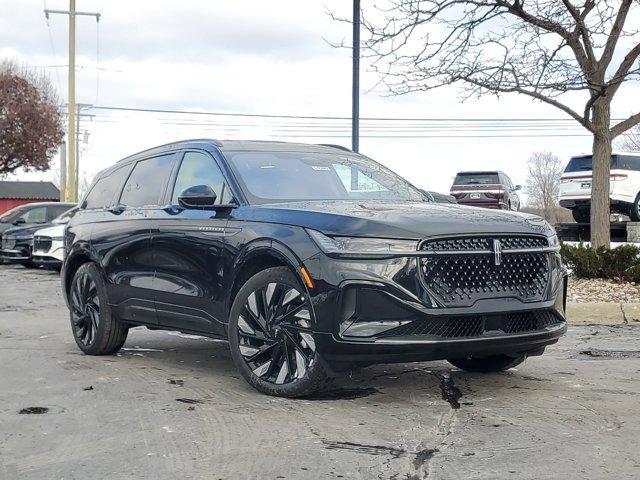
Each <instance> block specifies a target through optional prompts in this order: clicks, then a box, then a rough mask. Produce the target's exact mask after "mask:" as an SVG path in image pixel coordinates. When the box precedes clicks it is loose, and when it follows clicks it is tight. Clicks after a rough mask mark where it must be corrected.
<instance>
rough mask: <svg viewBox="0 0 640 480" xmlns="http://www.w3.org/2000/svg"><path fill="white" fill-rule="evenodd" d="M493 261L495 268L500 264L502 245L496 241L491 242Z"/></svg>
mask: <svg viewBox="0 0 640 480" xmlns="http://www.w3.org/2000/svg"><path fill="white" fill-rule="evenodd" d="M493 261H494V262H495V264H496V266H498V265H500V264H501V263H502V244H501V243H500V240H497V239H494V240H493Z"/></svg>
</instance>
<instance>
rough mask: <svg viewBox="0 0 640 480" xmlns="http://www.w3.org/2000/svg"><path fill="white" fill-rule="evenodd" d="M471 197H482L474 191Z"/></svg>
mask: <svg viewBox="0 0 640 480" xmlns="http://www.w3.org/2000/svg"><path fill="white" fill-rule="evenodd" d="M469 196H470V197H471V198H480V194H479V193H472V194H471V195H469Z"/></svg>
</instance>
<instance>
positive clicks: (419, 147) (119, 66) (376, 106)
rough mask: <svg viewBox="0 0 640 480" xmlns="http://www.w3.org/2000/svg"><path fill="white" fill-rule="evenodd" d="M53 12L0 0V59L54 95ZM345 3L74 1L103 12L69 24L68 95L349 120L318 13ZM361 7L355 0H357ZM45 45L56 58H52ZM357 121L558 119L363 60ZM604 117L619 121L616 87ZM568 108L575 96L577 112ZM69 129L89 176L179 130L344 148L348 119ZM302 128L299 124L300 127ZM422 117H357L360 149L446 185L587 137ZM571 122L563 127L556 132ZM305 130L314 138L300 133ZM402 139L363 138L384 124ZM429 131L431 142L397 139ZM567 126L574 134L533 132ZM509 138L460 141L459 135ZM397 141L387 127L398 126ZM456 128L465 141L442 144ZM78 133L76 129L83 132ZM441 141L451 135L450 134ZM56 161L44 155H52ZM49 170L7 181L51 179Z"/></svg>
mask: <svg viewBox="0 0 640 480" xmlns="http://www.w3.org/2000/svg"><path fill="white" fill-rule="evenodd" d="M44 3H46V6H47V8H50V9H66V8H68V2H67V1H66V0H46V2H43V1H42V0H0V7H1V8H2V11H3V14H2V16H1V17H0V58H13V59H15V60H17V61H18V62H20V63H23V64H25V65H28V66H33V67H36V68H42V69H43V70H44V71H45V72H47V73H48V74H49V75H50V77H51V79H52V82H53V83H54V85H55V86H56V87H57V88H58V89H59V93H60V97H61V100H62V101H63V102H65V101H66V80H67V76H66V64H67V18H66V16H64V17H63V16H60V15H55V16H52V17H51V19H50V20H49V25H47V22H46V20H45V18H44V14H43V12H42V10H43V4H44ZM350 3H351V2H349V1H347V0H319V1H315V0H305V1H300V0H297V1H292V0H273V1H270V2H265V1H264V0H262V1H259V0H245V1H242V2H235V1H233V2H232V1H223V0H188V1H182V2H176V1H175V0H173V1H166V0H154V1H151V0H136V1H131V0H108V1H106V0H77V7H78V10H83V11H99V12H102V18H101V21H100V23H99V26H97V25H96V22H95V20H94V19H93V18H91V17H80V18H78V32H77V54H78V57H77V65H78V66H79V69H78V74H77V83H78V101H79V102H82V103H87V104H94V105H106V106H125V107H142V108H160V109H171V110H196V111H215V112H232V113H259V114H265V113H266V114H284V115H305V116H340V117H348V116H349V115H350V108H351V103H350V102H351V101H350V95H351V56H350V51H349V50H346V49H335V48H333V47H331V46H330V45H329V44H328V43H327V40H328V41H330V42H339V41H341V40H343V39H345V40H347V41H350V35H351V32H350V26H349V25H346V24H339V23H336V22H334V21H332V20H331V19H330V18H329V16H328V15H327V11H328V10H331V11H333V12H336V13H337V14H338V15H344V16H348V15H349V14H350ZM366 4H367V2H366V1H365V2H363V5H366ZM54 52H55V55H54ZM363 70H364V71H363V74H362V91H363V92H367V93H365V94H364V95H363V96H362V100H361V112H362V116H364V117H403V118H465V119H477V118H486V117H490V118H499V117H508V118H513V117H518V118H557V119H565V118H567V117H566V116H565V115H563V114H562V113H560V112H559V111H557V110H555V109H553V108H552V107H548V106H545V105H542V104H537V103H534V102H532V101H531V100H529V99H526V98H522V97H518V96H504V97H502V98H501V99H500V100H497V99H495V98H489V97H487V98H483V99H480V100H478V99H471V100H467V101H466V102H464V103H461V102H460V94H459V92H458V91H457V90H456V89H455V88H449V89H443V90H438V91H434V92H428V93H423V94H412V95H408V96H404V97H389V96H386V95H385V92H384V90H383V89H382V88H381V87H376V84H377V83H378V80H379V79H378V77H377V76H376V75H375V74H373V73H370V72H368V71H367V65H366V62H365V63H364V65H363ZM621 93H622V95H621V97H622V98H623V99H622V101H621V100H620V99H619V100H618V103H617V104H615V105H614V117H615V116H627V115H628V114H630V113H632V112H631V107H634V106H635V107H636V108H637V105H635V103H637V102H632V103H634V105H630V104H629V102H628V101H627V102H626V103H625V100H624V99H625V98H627V99H628V98H630V97H634V98H638V97H637V94H638V90H637V89H635V90H632V89H631V88H628V90H626V91H624V92H622V91H621ZM579 105H580V102H578V103H577V104H576V108H579ZM90 113H92V114H94V115H95V116H94V117H93V118H92V119H90V118H84V119H83V121H82V128H81V131H82V132H84V131H87V134H88V141H87V143H86V144H83V145H82V163H81V175H82V176H86V177H88V178H90V177H92V176H93V175H94V174H95V173H96V172H97V171H99V170H101V169H103V168H105V167H107V166H109V165H111V164H112V163H114V162H115V161H117V160H118V159H119V158H121V157H123V156H125V155H128V154H131V153H133V152H135V151H138V150H141V149H144V148H147V147H151V146H154V145H157V144H160V143H166V142H169V141H173V140H178V139H183V138H198V137H214V138H251V139H272V140H291V141H302V142H308V143H340V144H343V145H347V146H348V145H350V138H349V135H350V132H349V128H348V125H349V122H348V121H331V122H329V121H327V122H318V121H315V122H314V121H303V120H298V121H285V120H277V121H275V120H273V121H268V120H261V119H255V118H254V119H247V118H236V117H206V116H194V115H189V116H184V115H170V114H139V113H128V112H109V111H104V110H98V111H92V112H90ZM301 124H304V125H301ZM503 125H507V128H508V129H509V130H508V131H507V132H504V131H501V130H500V129H499V127H498V126H497V125H496V124H493V123H492V124H482V123H465V124H463V125H461V124H459V123H456V124H451V123H448V124H447V123H434V124H429V129H425V128H424V125H422V126H420V127H419V126H418V125H416V124H415V122H414V123H411V122H408V123H406V124H398V123H390V122H378V123H373V122H365V123H364V124H363V135H364V137H363V138H362V140H361V152H362V153H364V154H366V155H369V156H370V157H372V158H374V159H376V160H378V161H380V162H382V163H384V164H385V165H387V166H388V167H390V168H392V169H393V170H395V171H396V172H398V173H400V174H401V175H403V176H405V177H406V178H408V179H409V180H410V181H411V182H413V183H414V184H415V185H417V186H419V187H422V188H428V189H430V190H438V191H448V189H449V186H450V184H451V180H452V178H453V176H454V175H455V173H456V172H457V171H458V170H463V169H502V170H504V171H506V172H507V173H509V174H510V175H511V176H512V178H513V180H514V182H515V183H525V181H526V159H527V157H528V156H529V155H530V154H531V153H532V152H534V151H536V150H543V149H544V150H550V151H552V152H554V153H555V154H557V155H559V156H560V157H561V158H562V159H568V157H569V156H570V155H572V154H575V153H581V152H585V151H589V150H590V147H591V140H590V137H589V136H586V135H585V134H586V133H587V132H586V131H584V130H581V128H580V127H579V126H577V124H575V123H571V122H566V123H562V128H558V130H557V131H549V130H544V131H539V130H536V129H535V127H534V126H532V125H531V124H524V125H523V126H522V127H520V126H519V124H518V123H517V122H505V123H504V124H503ZM568 127H572V128H571V129H569V130H567V129H566V128H568ZM310 130H313V131H317V132H320V135H319V136H315V135H314V136H309V134H308V133H305V132H309V131H310ZM391 131H396V132H401V133H402V136H403V137H405V138H375V137H376V136H380V135H384V134H386V135H388V133H389V132H391ZM425 133H426V134H428V135H430V136H431V137H435V138H407V137H415V136H416V135H424V134H425ZM549 133H551V134H575V135H585V136H569V137H567V136H563V137H551V136H549V137H541V136H532V135H540V134H542V135H544V134H549ZM501 134H502V135H504V134H508V135H518V136H514V137H513V138H496V137H493V136H492V137H487V138H469V136H470V135H489V136H491V135H501ZM398 136H400V133H398ZM460 136H464V137H466V138H455V137H460ZM82 137H84V135H82ZM451 137H454V138H451ZM56 162H57V160H56ZM53 175H54V174H53V172H47V173H43V174H24V173H21V174H19V175H18V176H17V177H18V178H40V179H49V178H52V176H53Z"/></svg>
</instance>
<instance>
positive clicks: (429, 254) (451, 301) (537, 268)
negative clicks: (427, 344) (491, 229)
mask: <svg viewBox="0 0 640 480" xmlns="http://www.w3.org/2000/svg"><path fill="white" fill-rule="evenodd" d="M420 249H421V250H422V251H423V252H424V253H425V256H423V257H421V258H420V263H421V268H420V275H421V277H422V281H423V283H424V285H425V287H426V288H427V290H429V292H430V293H431V294H432V295H433V296H434V297H435V298H436V300H437V301H438V302H439V303H441V304H442V306H445V307H465V306H472V305H473V304H474V303H476V302H477V301H478V300H484V299H492V298H506V297H512V298H518V299H520V300H522V301H523V302H535V301H541V300H543V299H544V296H545V292H546V288H547V284H548V282H549V273H550V263H549V256H550V254H551V249H550V247H549V243H548V240H547V238H546V237H541V236H524V235H523V236H509V237H507V236H485V237H457V238H450V239H438V240H433V241H425V242H423V243H422V244H421V246H420Z"/></svg>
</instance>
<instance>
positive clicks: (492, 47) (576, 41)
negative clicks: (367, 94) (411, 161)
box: [363, 0, 640, 246]
mask: <svg viewBox="0 0 640 480" xmlns="http://www.w3.org/2000/svg"><path fill="white" fill-rule="evenodd" d="M638 5H640V3H639V2H638V0H582V1H580V0H553V1H552V0H386V3H385V4H383V5H382V6H379V7H375V10H373V11H371V12H364V13H366V14H367V15H363V26H364V28H365V30H366V32H367V33H368V35H367V36H366V38H365V41H364V42H365V45H364V46H365V52H366V54H367V55H368V56H369V57H371V58H372V62H373V66H374V68H375V69H376V70H377V71H378V72H380V73H382V74H383V76H384V77H383V78H384V81H385V84H386V85H387V87H388V88H389V90H390V91H391V92H392V93H393V94H405V93H409V92H415V91H426V90H431V89H434V88H438V87H442V86H445V85H451V84H454V83H460V84H462V85H463V86H464V88H465V93H466V95H468V96H473V95H482V94H486V93H491V94H495V95H498V96H499V95H501V94H505V93H519V94H522V95H526V96H528V97H531V98H533V99H536V100H539V101H541V102H544V103H547V104H549V105H551V106H553V107H556V108H558V109H560V110H562V111H563V112H564V113H566V114H568V115H570V116H571V117H572V118H574V119H575V120H576V121H577V122H579V123H580V124H581V125H582V126H583V127H584V128H585V129H587V130H588V131H589V132H591V134H592V135H593V156H594V161H593V190H592V208H591V225H592V228H591V241H592V244H593V245H595V246H600V245H609V241H610V232H609V171H610V168H611V166H610V158H611V144H612V140H613V139H615V138H616V137H618V136H619V135H620V134H622V133H623V132H625V131H627V130H628V129H630V128H631V127H633V126H634V125H636V124H638V123H639V122H640V112H639V113H636V114H634V115H631V116H629V117H628V118H627V119H625V120H623V121H621V122H619V123H617V124H615V125H613V126H612V125H611V102H612V100H613V98H614V97H615V95H616V93H617V92H618V90H619V88H620V86H621V85H622V84H623V83H624V82H628V81H632V80H638V79H639V78H640V67H639V66H638V64H637V60H638V57H639V56H640V41H639V40H640V38H639V35H638V32H637V31H636V30H635V29H633V28H631V27H629V26H627V25H626V24H627V19H628V18H629V16H630V13H633V14H635V15H637V14H638V12H637V10H640V9H639V8H637V7H638ZM631 10H633V12H631ZM368 13H371V18H369V15H368ZM628 23H629V24H633V23H634V21H633V20H631V21H629V22H628ZM635 25H636V27H637V26H638V22H637V20H636V21H635ZM580 93H582V95H580ZM561 97H562V98H561ZM580 97H583V99H580ZM574 99H577V100H579V101H580V102H581V104H582V106H581V107H580V108H579V109H576V108H573V107H572V106H571V105H570V104H569V103H567V101H568V100H574ZM577 100H576V101H577ZM582 102H583V103H582Z"/></svg>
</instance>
